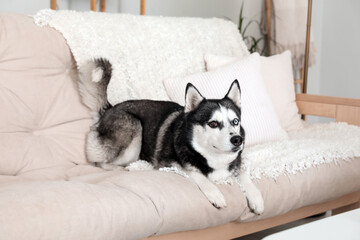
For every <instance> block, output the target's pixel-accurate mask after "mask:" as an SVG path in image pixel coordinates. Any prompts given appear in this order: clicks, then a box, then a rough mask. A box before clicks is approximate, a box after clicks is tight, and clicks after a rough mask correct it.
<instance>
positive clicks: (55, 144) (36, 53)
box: [0, 14, 90, 175]
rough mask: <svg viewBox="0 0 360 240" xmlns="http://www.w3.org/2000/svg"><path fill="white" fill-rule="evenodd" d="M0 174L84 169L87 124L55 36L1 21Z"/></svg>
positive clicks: (65, 53)
mask: <svg viewBox="0 0 360 240" xmlns="http://www.w3.org/2000/svg"><path fill="white" fill-rule="evenodd" d="M0 56H1V61H0V116H1V117H0V152H1V158H0V174H2V175H17V174H20V173H23V172H28V171H31V170H35V169H40V168H48V167H54V166H69V167H71V166H73V165H74V163H85V156H84V138H85V133H86V132H87V131H88V128H89V124H90V118H89V113H88V111H87V109H86V108H85V107H84V106H83V105H82V103H81V102H80V98H79V95H78V93H77V91H76V88H75V87H74V84H75V82H74V76H73V74H72V73H73V72H74V71H73V70H74V69H73V61H72V56H71V52H70V51H69V48H68V46H67V45H66V42H65V40H64V39H63V37H62V36H61V34H60V33H58V32H56V31H55V30H53V29H50V28H48V27H44V28H41V27H38V26H35V24H34V23H33V20H32V18H30V17H26V16H20V15H7V14H2V15H0Z"/></svg>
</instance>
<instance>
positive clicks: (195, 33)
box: [34, 9, 249, 104]
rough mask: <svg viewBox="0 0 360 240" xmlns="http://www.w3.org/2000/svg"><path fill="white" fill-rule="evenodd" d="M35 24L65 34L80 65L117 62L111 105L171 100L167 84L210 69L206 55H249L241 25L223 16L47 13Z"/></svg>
mask: <svg viewBox="0 0 360 240" xmlns="http://www.w3.org/2000/svg"><path fill="white" fill-rule="evenodd" d="M34 20H35V23H36V24H37V25H39V26H50V27H53V28H55V29H56V30H58V31H59V32H61V33H62V34H63V36H64V38H65V39H66V40H67V43H68V45H69V47H70V49H71V51H72V53H73V55H74V58H75V61H76V62H77V65H78V66H81V64H83V63H84V62H85V61H87V60H89V59H92V58H99V57H105V58H107V59H109V60H110V61H111V62H112V63H113V78H112V79H111V81H110V84H109V88H108V101H109V102H110V103H111V104H116V103H119V102H121V101H124V100H128V99H139V98H146V99H160V100H167V99H168V96H167V95H166V92H165V89H164V87H163V85H162V80H163V79H166V78H173V77H182V76H186V75H189V74H192V73H196V72H201V71H204V70H205V63H204V54H208V53H211V54H215V55H225V56H237V57H241V56H245V55H248V54H249V53H248V50H247V48H246V46H245V44H244V42H243V40H242V38H241V36H240V34H239V32H238V30H237V27H236V25H235V24H233V23H232V22H230V21H227V20H223V19H217V18H212V19H204V18H189V17H182V18H177V17H153V16H134V15H129V14H111V13H96V12H75V11H52V10H48V9H46V10H41V11H39V12H38V13H37V14H36V15H35V16H34Z"/></svg>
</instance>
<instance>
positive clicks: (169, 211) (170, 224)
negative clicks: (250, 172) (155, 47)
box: [0, 158, 360, 240]
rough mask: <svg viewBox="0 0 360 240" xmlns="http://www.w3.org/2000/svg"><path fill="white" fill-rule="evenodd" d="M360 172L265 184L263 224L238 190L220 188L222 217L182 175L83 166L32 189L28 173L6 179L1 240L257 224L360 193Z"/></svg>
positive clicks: (354, 167)
mask: <svg viewBox="0 0 360 240" xmlns="http://www.w3.org/2000/svg"><path fill="white" fill-rule="evenodd" d="M358 169H360V158H355V159H353V160H352V161H343V160H339V161H338V163H331V164H321V165H318V166H317V167H316V168H309V169H306V170H304V171H303V172H302V173H297V174H292V175H289V176H285V175H282V176H279V177H277V178H276V179H273V178H265V177H263V178H262V179H257V180H255V184H256V185H257V186H258V187H259V189H260V190H261V192H262V194H263V197H264V201H265V212H264V214H262V215H260V216H257V215H255V214H254V213H252V212H251V211H250V210H249V208H248V207H247V202H246V199H245V197H244V195H243V193H242V191H241V189H240V187H239V186H238V185H237V184H233V185H219V188H220V190H221V191H222V193H223V194H224V196H225V198H226V200H227V204H228V206H227V207H226V208H224V209H221V210H218V209H216V208H214V207H213V206H212V205H211V204H210V203H209V202H208V201H207V199H206V197H204V196H203V194H202V193H201V191H200V190H199V189H198V187H197V186H196V185H195V184H194V183H193V182H191V181H190V180H189V179H187V178H184V177H182V176H180V175H178V174H175V173H168V172H160V171H140V172H126V171H104V170H102V169H100V168H95V167H92V166H89V165H78V166H75V167H72V168H70V169H68V170H67V171H64V172H63V174H64V175H63V179H64V180H61V179H58V180H46V181H44V180H43V181H39V180H36V179H35V178H33V179H32V181H29V177H30V173H29V172H27V173H24V174H21V175H19V176H16V177H14V178H16V179H17V180H16V182H13V184H12V183H11V181H8V179H6V180H7V181H1V179H2V177H0V186H1V187H0V209H1V214H0V226H2V227H1V228H0V238H3V236H6V237H7V238H8V239H15V240H16V239H29V240H31V239H59V236H61V238H63V239H68V240H71V239H74V240H75V239H141V238H144V237H147V236H152V235H155V234H156V235H158V234H166V233H171V232H178V231H188V230H195V229H202V228H207V227H212V226H217V225H221V224H224V223H227V222H230V221H237V220H240V221H254V220H258V219H264V218H269V217H273V216H276V215H279V214H283V213H286V212H288V211H290V210H293V209H296V208H300V207H303V206H308V205H312V204H316V203H321V202H324V201H328V200H331V199H335V198H337V197H340V196H343V195H345V194H348V193H351V192H355V191H359V190H360V183H359V182H358V181H354V179H359V177H360V173H359V171H358ZM42 171H46V169H43V170H36V171H33V173H32V174H33V175H32V176H33V177H34V176H36V175H37V176H39V175H41V172H42ZM35 172H38V173H37V174H36V173H35ZM48 173H49V172H47V173H46V172H44V174H45V175H46V174H48ZM5 178H8V176H5ZM21 179H22V180H21ZM14 181H15V180H14ZM1 182H2V184H1ZM14 183H16V184H14ZM19 225H20V226H22V230H21V231H19V229H18V226H19Z"/></svg>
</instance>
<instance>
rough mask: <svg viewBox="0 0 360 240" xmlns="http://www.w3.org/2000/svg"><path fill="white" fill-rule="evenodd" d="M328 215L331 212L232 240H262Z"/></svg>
mask: <svg viewBox="0 0 360 240" xmlns="http://www.w3.org/2000/svg"><path fill="white" fill-rule="evenodd" d="M330 215H331V212H330V211H328V212H326V214H325V215H321V216H316V217H309V218H305V219H301V220H298V221H295V222H292V223H288V224H284V225H282V226H278V227H273V228H270V229H267V230H264V231H261V232H257V233H253V234H250V235H246V236H243V237H239V238H235V239H233V240H260V239H262V238H264V237H266V236H268V235H271V234H273V233H276V232H280V231H283V230H286V229H289V228H292V227H296V226H300V225H302V224H306V223H310V222H312V221H316V220H319V219H322V218H325V217H328V216H330Z"/></svg>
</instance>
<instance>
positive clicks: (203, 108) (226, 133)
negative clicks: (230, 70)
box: [185, 80, 245, 161]
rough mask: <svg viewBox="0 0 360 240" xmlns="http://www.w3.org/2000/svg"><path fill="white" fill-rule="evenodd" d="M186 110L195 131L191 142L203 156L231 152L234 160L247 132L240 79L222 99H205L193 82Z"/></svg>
mask: <svg viewBox="0 0 360 240" xmlns="http://www.w3.org/2000/svg"><path fill="white" fill-rule="evenodd" d="M185 113H187V120H188V121H187V124H188V125H190V129H189V130H190V131H192V135H191V139H190V142H191V144H192V146H193V147H194V149H195V150H196V151H198V152H199V153H201V154H202V155H203V156H204V154H205V155H208V154H212V155H214V157H215V156H217V157H222V158H223V157H224V156H229V157H228V159H229V161H230V160H231V159H232V160H234V156H235V157H236V156H238V154H239V152H240V151H242V149H243V147H244V140H245V139H244V138H245V132H244V129H243V128H242V127H241V91H240V85H239V82H238V81H237V80H235V81H234V82H233V83H232V84H231V86H230V89H229V91H228V92H227V94H226V95H225V96H224V98H222V99H205V98H204V97H203V96H202V95H201V94H200V92H199V91H198V90H197V89H196V88H195V87H194V86H193V85H192V84H190V83H189V84H188V85H187V87H186V94H185ZM204 157H206V156H204ZM206 158H207V157H206ZM232 160H231V161H232Z"/></svg>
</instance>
